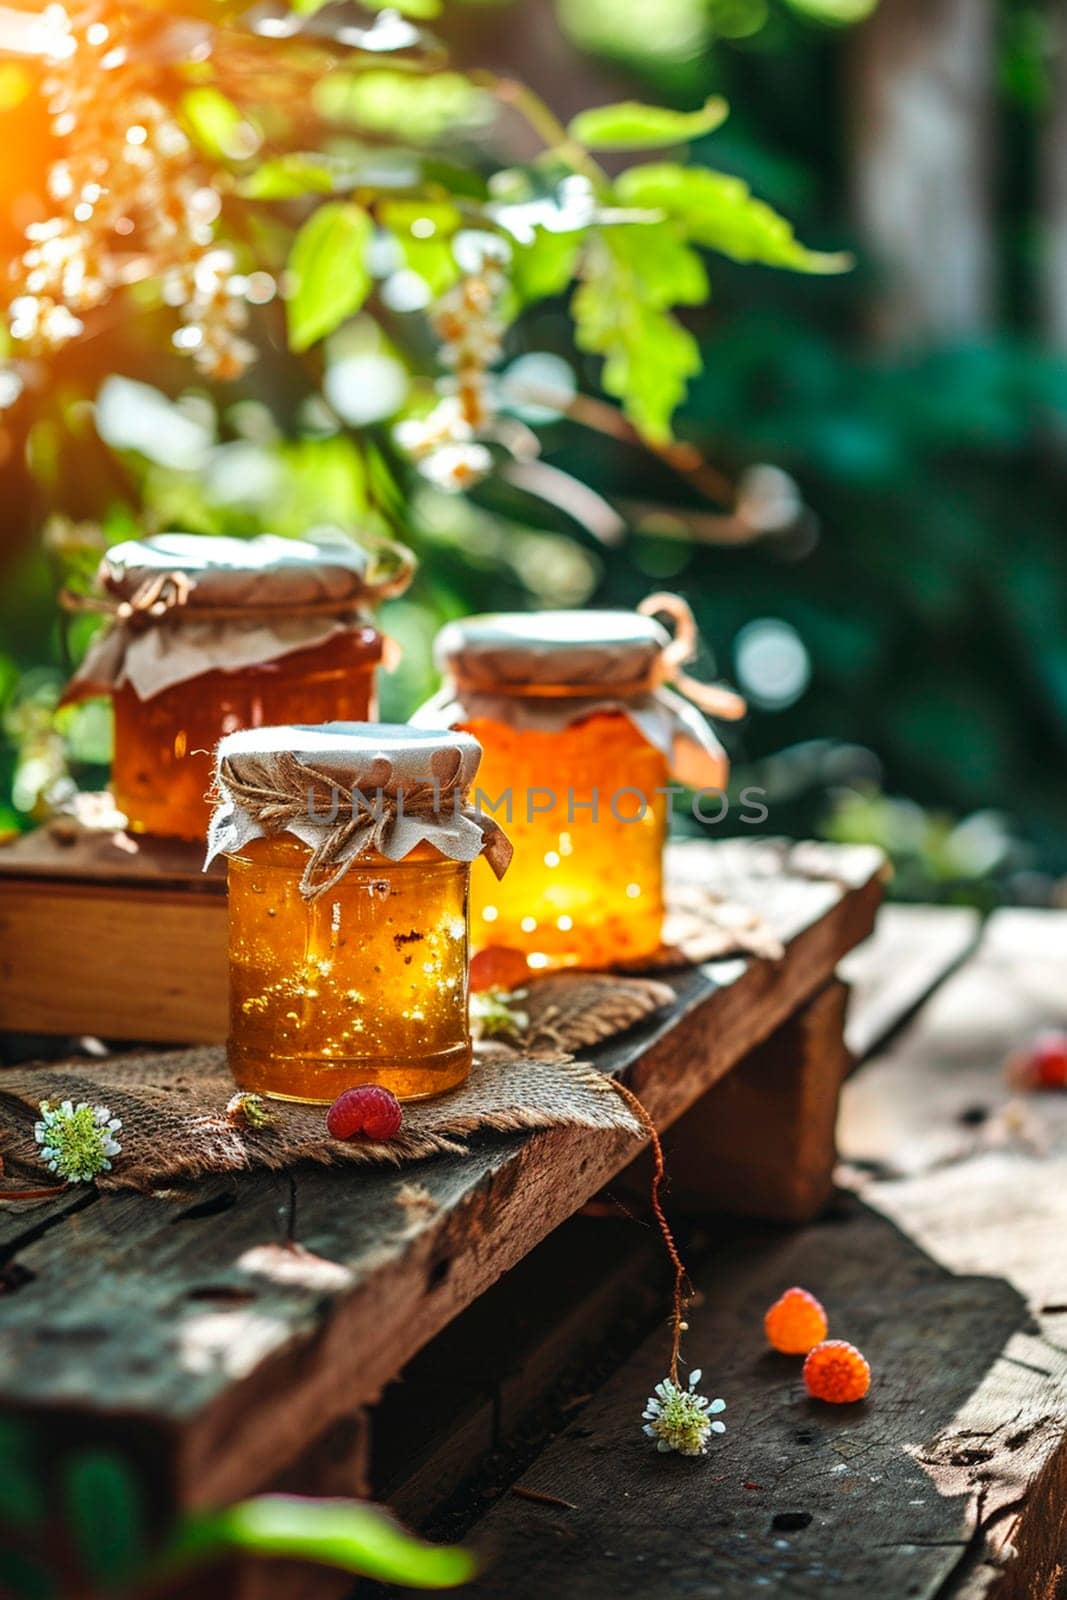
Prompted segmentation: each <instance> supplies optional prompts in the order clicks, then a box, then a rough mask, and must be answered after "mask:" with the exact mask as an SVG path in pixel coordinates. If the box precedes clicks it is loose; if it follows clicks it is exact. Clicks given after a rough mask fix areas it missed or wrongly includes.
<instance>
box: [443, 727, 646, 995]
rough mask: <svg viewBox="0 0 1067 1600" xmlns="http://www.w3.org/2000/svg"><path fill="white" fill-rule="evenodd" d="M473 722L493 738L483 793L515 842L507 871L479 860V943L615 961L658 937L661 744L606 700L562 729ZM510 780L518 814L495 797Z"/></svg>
mask: <svg viewBox="0 0 1067 1600" xmlns="http://www.w3.org/2000/svg"><path fill="white" fill-rule="evenodd" d="M463 726H464V728H465V729H466V731H467V732H468V733H472V734H473V735H474V737H475V738H476V739H477V740H478V741H479V743H480V744H481V746H482V749H483V755H482V763H481V767H480V768H479V772H478V780H477V785H476V789H477V791H480V793H478V794H477V795H476V798H477V799H479V801H480V803H481V804H482V806H483V809H485V810H487V811H489V812H490V814H491V815H493V816H495V817H496V820H497V821H498V822H500V823H501V824H502V825H503V826H504V827H505V829H506V831H507V833H508V835H509V837H510V838H511V841H512V843H513V845H514V847H515V854H514V856H513V858H512V862H511V866H510V868H509V870H508V874H507V877H506V878H504V879H503V880H502V881H501V882H499V883H498V882H497V881H496V879H495V878H494V877H493V875H492V873H491V872H490V871H489V869H488V867H487V865H486V863H485V862H484V861H476V862H475V863H474V868H473V871H472V875H471V938H472V942H473V944H474V947H475V949H486V948H489V947H497V948H500V947H502V948H505V949H513V950H519V951H522V952H523V953H524V954H525V956H526V960H527V963H528V965H529V966H530V967H531V968H532V969H533V970H535V971H536V970H543V969H546V968H551V967H564V966H579V965H580V966H587V967H600V966H607V965H610V964H611V963H613V962H618V961H631V960H637V959H640V958H641V957H643V956H647V955H650V954H651V953H652V952H653V951H655V950H656V949H658V947H659V944H660V937H661V932H662V927H663V845H664V840H665V837H666V831H667V796H666V794H665V793H660V794H657V793H656V791H657V789H659V790H666V787H667V783H668V774H667V761H666V758H665V757H664V756H663V754H662V753H661V752H660V751H659V750H658V749H656V748H655V746H654V745H651V744H649V743H648V741H647V740H646V739H645V738H644V737H643V736H642V734H641V733H640V732H639V730H638V729H637V728H635V727H634V725H633V723H632V722H631V721H630V720H629V718H628V717H626V716H625V715H624V714H623V713H622V712H614V711H608V712H598V713H596V714H595V715H593V716H591V717H587V718H585V719H584V720H582V721H579V722H574V723H571V724H570V725H569V726H567V727H564V728H562V729H560V730H559V731H556V732H541V731H537V730H532V729H520V728H513V727H509V726H506V725H504V724H503V723H500V722H496V721H490V720H488V719H485V718H473V719H472V720H471V721H470V722H468V723H465V724H463ZM507 791H510V795H511V812H510V815H508V814H507V812H506V811H505V810H504V808H503V807H500V806H496V802H498V801H499V799H500V797H501V795H503V794H505V793H506V792H507ZM635 791H636V792H635ZM549 794H551V797H552V804H551V806H549V805H548V797H549ZM594 796H595V799H596V808H597V809H596V814H595V816H594V813H593V809H592V807H593V801H594ZM494 806H496V809H493V808H494Z"/></svg>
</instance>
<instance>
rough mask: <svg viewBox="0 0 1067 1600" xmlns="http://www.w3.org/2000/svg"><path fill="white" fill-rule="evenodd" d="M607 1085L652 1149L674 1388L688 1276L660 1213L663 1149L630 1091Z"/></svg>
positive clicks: (652, 1194) (664, 1170)
mask: <svg viewBox="0 0 1067 1600" xmlns="http://www.w3.org/2000/svg"><path fill="white" fill-rule="evenodd" d="M608 1082H609V1083H610V1084H611V1087H612V1088H613V1089H614V1090H615V1093H616V1094H617V1095H619V1096H620V1097H621V1099H623V1100H624V1101H625V1102H626V1104H627V1105H628V1106H629V1108H630V1110H631V1111H632V1112H633V1114H634V1116H635V1117H636V1118H637V1120H638V1122H640V1124H641V1126H642V1128H644V1130H645V1132H646V1133H647V1134H648V1141H649V1145H650V1146H651V1149H652V1184H651V1188H650V1191H649V1196H650V1200H651V1204H652V1215H653V1216H654V1217H655V1219H656V1225H657V1227H658V1228H659V1231H660V1233H661V1234H662V1235H663V1242H664V1244H665V1245H666V1247H667V1254H668V1256H669V1257H670V1262H671V1266H672V1267H673V1268H674V1292H673V1295H672V1299H671V1363H670V1368H669V1372H668V1375H669V1377H670V1380H671V1382H672V1383H673V1384H676V1385H677V1384H678V1357H679V1354H680V1352H681V1348H682V1330H683V1326H684V1319H685V1307H686V1300H687V1295H686V1279H687V1277H688V1273H687V1272H686V1270H685V1263H684V1262H683V1260H682V1258H681V1256H680V1255H679V1254H678V1246H677V1245H676V1244H675V1242H674V1234H673V1233H672V1232H671V1225H670V1223H669V1222H668V1221H667V1218H666V1215H665V1213H664V1210H663V1205H662V1202H661V1200H660V1189H661V1187H662V1184H663V1180H664V1178H665V1177H666V1175H667V1166H666V1162H665V1161H664V1158H663V1145H662V1144H661V1142H660V1137H659V1133H658V1132H657V1130H656V1125H655V1123H654V1122H653V1121H652V1118H651V1116H650V1115H649V1113H648V1112H647V1111H646V1109H645V1107H644V1105H643V1104H642V1102H641V1101H640V1100H639V1099H638V1098H637V1096H636V1094H634V1091H633V1090H632V1089H630V1088H628V1087H627V1085H626V1084H625V1083H620V1082H619V1080H618V1078H609V1080H608Z"/></svg>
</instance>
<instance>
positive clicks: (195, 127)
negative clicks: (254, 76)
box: [181, 84, 258, 161]
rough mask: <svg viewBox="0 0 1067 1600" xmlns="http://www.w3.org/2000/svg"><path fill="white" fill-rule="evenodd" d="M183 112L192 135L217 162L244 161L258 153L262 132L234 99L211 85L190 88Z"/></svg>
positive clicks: (183, 102)
mask: <svg viewBox="0 0 1067 1600" xmlns="http://www.w3.org/2000/svg"><path fill="white" fill-rule="evenodd" d="M181 114H182V118H183V120H184V122H185V125H186V127H187V128H188V130H189V134H190V136H191V138H192V140H193V143H194V144H196V145H197V146H198V147H199V148H200V149H201V150H202V151H203V152H204V154H205V155H209V156H211V157H213V158H214V159H215V160H216V161H241V160H245V159H247V157H248V156H250V155H252V154H254V152H255V149H256V146H257V144H258V135H257V134H256V131H255V129H254V128H253V127H252V125H251V124H250V123H249V121H248V120H247V118H246V117H245V116H244V115H243V114H242V112H241V111H240V110H239V109H238V107H237V106H235V105H234V103H233V101H232V100H230V99H228V98H227V96H226V95H224V94H223V93H222V90H221V89H214V88H212V87H211V86H210V85H208V84H204V85H202V86H201V87H200V88H199V89H189V90H187V91H186V93H185V94H183V95H182V98H181Z"/></svg>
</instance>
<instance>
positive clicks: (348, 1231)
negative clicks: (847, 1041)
mask: <svg viewBox="0 0 1067 1600" xmlns="http://www.w3.org/2000/svg"><path fill="white" fill-rule="evenodd" d="M833 862H834V876H833V878H832V880H831V879H829V878H827V879H812V878H810V877H808V876H805V875H803V874H800V873H799V872H796V871H791V870H790V869H789V857H788V854H787V853H785V852H782V851H777V852H776V851H775V850H774V849H769V848H768V847H765V846H759V847H755V848H752V847H748V846H745V845H741V844H739V843H734V842H731V843H729V844H724V845H716V846H711V847H707V846H702V845H698V846H695V847H692V848H690V847H687V848H686V850H685V852H684V854H683V855H682V857H681V858H680V865H679V863H678V862H677V861H676V870H683V871H685V872H686V873H687V874H688V875H689V876H690V877H695V876H705V877H708V878H709V879H710V880H714V881H715V882H716V883H719V884H721V885H722V888H723V892H724V893H728V894H729V896H730V898H731V899H734V900H741V901H743V902H745V903H748V904H751V905H753V906H754V907H755V908H756V909H758V910H760V911H762V912H763V914H764V915H765V917H766V919H767V922H768V924H769V926H770V927H771V929H772V930H773V931H774V932H776V933H778V934H779V935H780V936H781V938H782V940H783V942H784V943H785V945H786V954H785V957H784V959H783V960H782V961H780V962H768V961H752V960H741V959H739V960H736V961H719V962H714V963H710V964H709V965H708V967H707V968H705V969H699V970H690V971H687V972H684V973H680V974H678V975H677V976H675V977H673V978H672V985H673V987H674V988H675V992H676V994H677V1004H676V1006H675V1007H674V1008H673V1010H672V1011H670V1012H669V1013H666V1014H664V1015H662V1016H660V1017H658V1018H655V1019H653V1020H652V1021H650V1022H649V1023H648V1024H645V1025H644V1026H642V1027H641V1028H640V1029H637V1030H635V1031H634V1032H633V1033H632V1034H630V1035H627V1036H625V1037H622V1038H620V1039H618V1040H615V1041H612V1042H611V1043H610V1044H609V1045H608V1046H606V1047H605V1048H603V1049H601V1050H599V1051H597V1052H592V1053H591V1056H592V1059H595V1060H596V1061H597V1062H598V1064H599V1065H601V1066H602V1067H603V1068H604V1070H607V1071H618V1072H626V1073H627V1075H628V1078H629V1081H631V1082H632V1083H633V1084H634V1086H635V1087H636V1088H637V1089H638V1091H639V1092H640V1093H641V1094H642V1096H643V1098H644V1099H645V1102H646V1104H647V1105H648V1108H649V1110H650V1112H651V1113H652V1115H653V1116H654V1117H655V1118H656V1120H657V1122H659V1123H660V1124H661V1125H663V1126H667V1125H669V1124H670V1123H671V1122H673V1121H674V1120H675V1119H676V1118H677V1117H678V1116H680V1115H681V1114H682V1113H683V1112H684V1111H685V1110H686V1109H687V1108H688V1107H689V1106H690V1105H691V1104H692V1103H693V1102H694V1100H696V1099H697V1098H698V1097H699V1096H700V1095H701V1094H702V1093H703V1092H704V1091H705V1090H706V1089H707V1088H708V1087H709V1086H710V1084H712V1083H713V1082H715V1081H716V1080H717V1079H718V1078H720V1077H721V1076H722V1075H723V1074H724V1073H725V1072H727V1071H728V1070H729V1069H730V1068H731V1067H732V1066H733V1065H734V1064H735V1063H736V1062H737V1061H738V1060H739V1059H741V1058H742V1057H743V1056H744V1055H746V1054H747V1053H748V1052H749V1051H750V1050H751V1049H752V1048H753V1047H754V1046H755V1045H756V1044H758V1043H759V1042H760V1040H762V1039H763V1038H765V1037H766V1036H767V1035H768V1034H769V1033H771V1032H773V1030H774V1029H775V1028H777V1027H778V1026H780V1025H781V1023H782V1022H783V1021H784V1020H785V1019H786V1018H787V1017H788V1016H789V1015H790V1014H791V1013H792V1012H793V1011H795V1010H796V1008H797V1007H798V1006H800V1005H802V1004H803V1003H804V1002H805V1001H806V1000H807V999H808V998H809V997H810V996H811V995H812V994H813V993H814V992H815V991H816V990H817V989H819V988H820V987H822V986H823V985H824V984H825V983H826V982H827V981H828V980H829V978H830V977H831V975H832V974H833V971H834V968H835V967H836V965H837V963H838V962H839V961H840V959H841V957H842V956H843V954H844V953H845V951H846V950H847V949H849V948H851V947H852V946H853V945H854V944H856V943H857V942H858V941H859V940H860V939H862V938H864V937H865V936H866V935H867V933H868V932H869V931H870V928H871V925H872V922H873V917H874V913H875V909H876V905H877V901H878V898H879V895H880V877H881V872H882V858H881V856H880V855H879V853H878V852H877V851H874V850H870V849H866V848H856V849H849V850H839V851H836V852H834V853H833ZM634 1149H635V1141H633V1140H629V1139H626V1138H625V1137H621V1136H620V1137H617V1138H616V1137H612V1138H605V1137H602V1136H593V1135H590V1134H589V1133H587V1132H583V1131H580V1130H571V1129H563V1130H553V1131H551V1132H548V1133H539V1134H533V1135H529V1136H516V1137H514V1138H511V1139H500V1138H491V1139H490V1138H486V1139H484V1140H479V1141H477V1142H476V1143H475V1144H474V1146H473V1147H472V1150H471V1153H470V1154H469V1156H467V1157H466V1158H449V1159H447V1160H438V1161H434V1162H432V1163H426V1164H425V1165H424V1166H421V1167H420V1168H418V1169H417V1172H416V1171H409V1172H407V1173H401V1174H387V1173H366V1172H362V1171H352V1172H348V1171H340V1170H338V1171H331V1172H306V1173H305V1172H301V1173H299V1174H293V1175H291V1176H290V1177H289V1178H288V1179H285V1178H281V1179H272V1178H269V1177H266V1176H259V1177H253V1178H251V1179H249V1180H248V1181H242V1182H240V1183H236V1182H235V1183H232V1184H225V1183H222V1182H221V1181H220V1182H219V1183H218V1184H217V1186H215V1188H211V1187H210V1186H209V1188H208V1192H207V1198H206V1199H205V1200H204V1201H203V1203H202V1204H201V1205H200V1206H199V1207H189V1206H186V1207H185V1208H184V1209H180V1210H175V1209H174V1208H168V1207H166V1206H163V1205H161V1204H160V1203H159V1202H157V1201H153V1200H151V1199H148V1198H145V1197H142V1196H136V1195H118V1196H115V1195H112V1196H105V1197H101V1198H100V1199H99V1200H97V1201H96V1203H95V1204H93V1205H91V1206H89V1207H88V1208H87V1209H86V1210H85V1211H84V1212H81V1213H78V1214H76V1215H75V1216H73V1217H72V1218H70V1219H69V1220H68V1221H66V1222H64V1223H62V1224H61V1225H60V1226H58V1227H56V1228H53V1229H52V1230H50V1232H48V1233H46V1234H45V1235H43V1236H42V1237H41V1238H40V1239H38V1240H37V1241H36V1242H34V1243H31V1244H29V1246H28V1247H27V1248H26V1249H25V1250H23V1251H20V1252H19V1253H18V1255H17V1257H16V1259H17V1260H18V1262H19V1264H20V1266H21V1267H22V1268H23V1269H24V1270H26V1271H28V1272H29V1273H31V1274H32V1278H31V1280H30V1281H28V1282H27V1283H26V1284H25V1285H24V1287H22V1288H21V1289H20V1290H19V1291H18V1292H17V1293H15V1294H12V1295H9V1296H6V1297H3V1298H2V1299H0V1334H2V1336H3V1337H2V1341H0V1407H2V1406H4V1405H18V1406H21V1407H24V1408H25V1407H31V1408H33V1407H47V1408H48V1409H49V1411H50V1412H52V1413H55V1412H56V1411H57V1410H59V1409H62V1410H63V1411H65V1412H67V1413H69V1412H71V1411H75V1412H80V1413H82V1414H86V1413H88V1414H90V1415H95V1416H98V1417H100V1418H102V1417H103V1415H104V1414H105V1413H107V1414H111V1413H114V1412H116V1411H121V1412H123V1413H124V1414H128V1415H136V1416H139V1417H142V1418H145V1419H147V1420H148V1421H150V1422H151V1423H152V1424H153V1425H154V1426H156V1427H157V1428H158V1430H159V1433H160V1437H161V1441H162V1442H161V1446H160V1447H161V1449H164V1450H165V1451H166V1452H167V1454H168V1457H169V1458H170V1459H172V1461H173V1478H174V1486H175V1487H174V1493H175V1495H176V1497H177V1498H178V1499H179V1500H181V1501H182V1502H183V1503H190V1504H205V1503H212V1502H217V1501H219V1500H225V1499H230V1498H234V1497H236V1496H238V1495H240V1494H243V1493H246V1492H248V1491H249V1489H251V1488H254V1487H256V1486H257V1485H259V1484H261V1483H262V1482H263V1481H265V1480H267V1479H269V1478H270V1477H272V1476H273V1475H274V1474H275V1473H277V1472H278V1471H280V1470H282V1469H283V1468H284V1466H285V1464H286V1463H287V1462H288V1461H290V1460H292V1459H293V1458H294V1457H295V1456H296V1455H297V1454H298V1453H299V1451H300V1450H301V1449H302V1448H304V1446H305V1445H306V1443H307V1440H308V1439H310V1438H312V1437H314V1436H315V1435H316V1434H317V1433H318V1432H320V1431H321V1430H322V1428H324V1427H325V1426H327V1425H328V1424H329V1423H330V1422H331V1421H332V1420H333V1419H334V1418H335V1417H337V1416H340V1415H342V1414H344V1412H346V1411H348V1410H350V1409H351V1408H352V1407H354V1406H359V1405H362V1404H364V1403H370V1402H373V1401H374V1400H375V1399H376V1398H377V1396H378V1394H379V1393H380V1391H381V1389H382V1387H383V1386H384V1385H385V1384H386V1383H387V1382H388V1381H389V1380H390V1379H391V1378H392V1377H394V1376H395V1374H396V1373H397V1371H398V1370H399V1369H400V1368H401V1367H402V1366H403V1365H404V1363H405V1362H406V1361H408V1360H409V1359H410V1358H411V1356H412V1355H413V1354H414V1353H415V1352H416V1351H417V1350H419V1349H420V1348H421V1347H422V1346H423V1345H424V1344H425V1343H426V1342H427V1341H428V1340H429V1339H430V1338H432V1337H433V1335H434V1334H435V1333H436V1332H438V1331H439V1330H440V1329H441V1328H442V1327H443V1326H445V1325H446V1324H447V1323H448V1322H449V1321H450V1320H451V1319H452V1318H453V1317H454V1316H455V1315H456V1314H457V1313H458V1312H459V1311H460V1310H461V1309H462V1308H463V1307H464V1306H465V1305H467V1304H469V1303H470V1302H471V1301H472V1300H473V1299H474V1298H475V1297H476V1296H477V1295H479V1294H480V1293H481V1292H482V1291H483V1290H484V1289H485V1288H486V1287H487V1286H488V1285H489V1284H490V1283H492V1282H493V1281H494V1280H495V1279H496V1278H497V1277H499V1276H500V1274H501V1273H503V1272H505V1271H507V1269H508V1268H509V1267H511V1266H512V1265H514V1263H515V1262H516V1261H518V1260H520V1259H521V1258H522V1257H523V1256H524V1255H526V1254H527V1253H528V1252H529V1250H530V1249H532V1248H533V1246H534V1245H535V1244H536V1243H537V1242H538V1241H539V1240H540V1239H541V1238H543V1237H544V1236H545V1235H546V1234H547V1233H549V1232H550V1231H551V1230H552V1229H553V1228H554V1227H556V1226H557V1225H558V1224H559V1223H560V1222H562V1221H563V1220H564V1219H565V1218H566V1217H568V1216H570V1215H571V1214H572V1213H573V1212H574V1211H575V1210H577V1209H578V1208H579V1207H580V1206H581V1205H582V1204H584V1202H585V1201H586V1200H587V1199H588V1198H589V1197H590V1196H591V1195H592V1194H594V1193H595V1192H596V1191H597V1190H598V1189H599V1188H600V1187H601V1186H602V1185H603V1184H604V1183H605V1182H606V1181H607V1180H608V1179H609V1178H611V1177H612V1176H613V1175H614V1174H615V1173H616V1172H618V1171H619V1170H620V1168H621V1167H622V1166H624V1165H625V1164H626V1163H627V1162H628V1161H629V1160H630V1159H631V1158H632V1157H633V1154H634ZM413 1178H417V1180H418V1182H419V1183H421V1184H423V1185H424V1186H425V1188H426V1189H427V1191H428V1198H429V1203H428V1205H427V1206H426V1207H424V1208H422V1209H418V1210H412V1209H410V1208H408V1207H406V1206H405V1205H404V1204H403V1203H401V1201H402V1196H401V1191H402V1190H403V1188H404V1185H405V1184H406V1183H410V1182H411V1181H412V1180H413ZM227 1196H229V1197H231V1199H230V1203H229V1204H228V1209H226V1210H225V1211H221V1212H218V1213H217V1214H216V1213H214V1212H213V1211H212V1209H211V1208H212V1206H213V1205H215V1204H219V1205H222V1204H226V1203H227ZM179 1218H180V1219H181V1220H178V1219H179ZM42 1329H44V1330H47V1337H44V1338H42V1337H41V1332H42Z"/></svg>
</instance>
